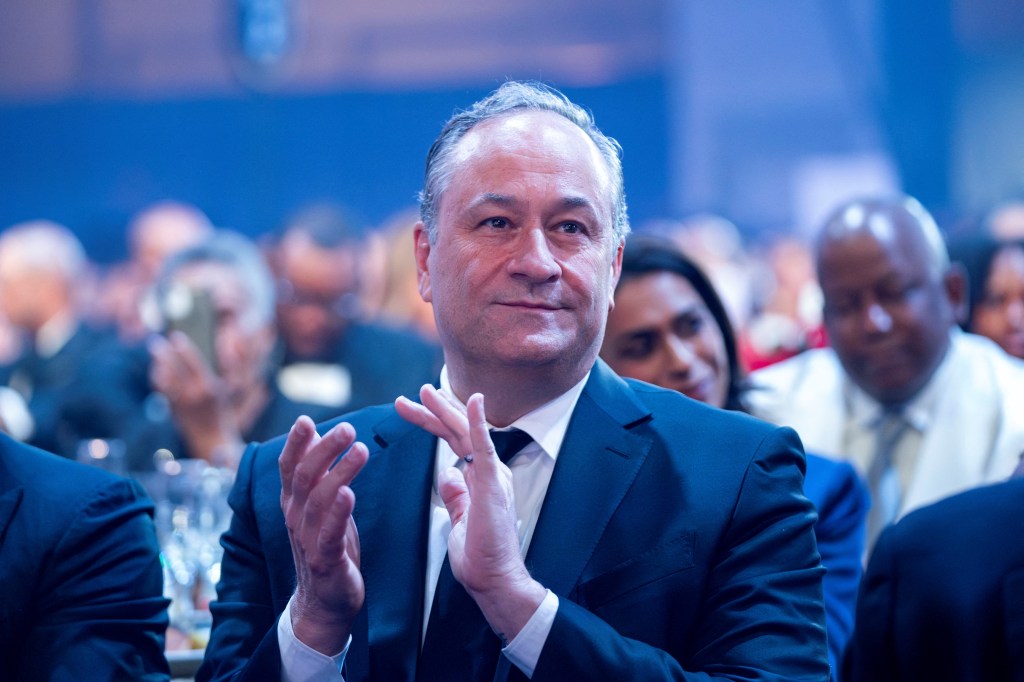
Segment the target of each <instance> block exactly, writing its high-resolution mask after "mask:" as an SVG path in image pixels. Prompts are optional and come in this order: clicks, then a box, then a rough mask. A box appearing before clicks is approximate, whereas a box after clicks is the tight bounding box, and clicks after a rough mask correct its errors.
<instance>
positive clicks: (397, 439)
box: [356, 414, 437, 680]
mask: <svg viewBox="0 0 1024 682" xmlns="http://www.w3.org/2000/svg"><path fill="white" fill-rule="evenodd" d="M374 440H375V445H376V448H374V447H373V444H369V443H368V445H371V451H370V461H369V463H368V464H367V466H366V468H365V469H364V470H363V471H362V472H361V473H360V475H359V477H358V478H357V479H356V482H357V484H358V485H357V489H356V500H357V502H356V523H357V524H358V526H359V536H360V542H361V546H362V552H361V554H362V558H363V564H362V569H363V570H362V573H363V576H364V580H365V581H366V605H367V617H368V628H369V635H370V638H371V639H370V650H369V661H368V665H369V672H370V675H371V676H372V678H373V679H389V680H390V679H394V680H403V679H413V678H414V677H415V671H416V659H417V657H418V655H419V650H420V637H421V634H422V633H421V627H422V623H423V598H424V577H423V576H424V575H425V574H426V557H427V536H428V527H429V514H427V513H424V510H428V509H429V508H430V494H431V490H432V485H433V484H432V477H433V471H434V452H435V450H436V443H437V439H436V438H435V437H434V436H432V435H431V434H429V433H427V432H426V431H424V430H422V429H420V428H417V427H415V426H412V425H411V424H409V423H408V422H406V421H405V420H404V419H402V418H401V417H399V416H397V414H393V415H392V416H391V417H389V418H388V419H385V420H384V421H383V422H381V423H380V424H379V425H378V426H377V427H376V429H375V436H374Z"/></svg>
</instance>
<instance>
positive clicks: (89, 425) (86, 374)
mask: <svg viewBox="0 0 1024 682" xmlns="http://www.w3.org/2000/svg"><path fill="white" fill-rule="evenodd" d="M90 281H91V280H90V272H89V263H88V261H87V259H86V255H85V252H84V250H83V249H82V245H81V244H80V243H79V241H78V239H77V238H76V237H75V236H74V235H73V234H72V233H71V232H70V230H68V229H67V228H65V227H64V226H62V225H58V224H56V223H52V222H48V221H42V220H39V221H33V222H28V223H21V224H19V225H14V226H12V227H9V228H7V229H6V230H4V232H3V233H2V234H0V307H2V312H3V314H4V316H5V317H6V318H7V320H8V321H9V322H10V323H11V324H12V325H14V326H15V327H17V328H18V329H19V330H20V331H21V333H22V335H23V352H22V354H21V355H20V356H19V357H17V358H16V359H15V360H14V361H13V362H12V363H10V364H9V365H7V366H6V367H3V368H0V384H3V385H6V386H8V387H9V388H10V389H11V390H12V391H14V392H15V393H17V394H18V395H20V396H21V398H22V399H23V400H24V402H25V404H26V405H27V407H28V412H29V414H30V415H31V420H30V421H29V422H27V423H24V424H22V425H20V426H19V425H17V424H15V423H13V421H14V420H11V419H10V418H8V417H7V416H3V415H0V417H2V418H3V419H4V421H7V422H11V423H8V428H10V429H11V431H10V432H11V434H12V435H13V436H15V437H17V438H18V439H19V440H25V441H27V442H28V443H30V444H32V445H35V446H37V447H40V448H43V449H44V450H49V451H51V452H56V453H58V454H61V455H64V456H66V457H75V456H76V454H77V449H78V446H79V444H80V443H81V442H83V441H86V440H88V439H92V438H112V437H115V436H118V435H119V434H120V433H121V432H122V430H123V429H124V428H125V426H126V425H127V424H129V423H130V422H131V420H132V418H133V416H134V415H135V413H136V407H135V404H134V401H133V397H134V394H133V392H132V383H131V382H132V374H131V370H132V365H131V362H130V361H129V359H128V357H127V349H126V347H125V346H123V345H122V344H121V343H120V342H119V341H118V339H117V336H116V334H115V333H114V332H113V331H112V330H108V329H102V328H98V327H96V326H93V325H91V324H89V323H88V322H87V321H86V317H87V316H86V309H85V297H86V295H87V294H88V292H89V291H90Z"/></svg>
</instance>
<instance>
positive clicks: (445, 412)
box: [420, 386, 472, 457]
mask: <svg viewBox="0 0 1024 682" xmlns="http://www.w3.org/2000/svg"><path fill="white" fill-rule="evenodd" d="M420 398H421V399H422V400H423V405H424V406H425V407H426V408H427V409H428V410H430V411H431V412H432V413H433V414H434V415H435V416H436V417H437V418H438V419H439V420H441V423H442V424H444V426H445V428H446V429H447V430H448V432H449V434H450V436H449V437H447V438H446V440H447V441H448V443H449V445H451V446H452V449H453V450H454V451H455V453H456V454H457V455H459V456H460V457H464V456H466V455H467V454H469V453H470V452H472V443H471V441H470V440H469V438H467V437H466V434H467V433H468V431H469V424H468V422H467V419H466V413H465V411H464V408H463V407H462V406H461V405H459V404H458V403H455V402H453V399H452V398H449V397H448V396H446V395H445V394H444V392H443V391H438V390H437V389H436V388H434V387H433V386H424V387H423V390H421V391H420Z"/></svg>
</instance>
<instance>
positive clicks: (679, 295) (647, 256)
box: [601, 236, 869, 679]
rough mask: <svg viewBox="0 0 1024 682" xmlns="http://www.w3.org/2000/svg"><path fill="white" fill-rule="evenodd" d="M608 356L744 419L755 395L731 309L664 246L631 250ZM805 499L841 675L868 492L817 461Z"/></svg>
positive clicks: (618, 367)
mask: <svg viewBox="0 0 1024 682" xmlns="http://www.w3.org/2000/svg"><path fill="white" fill-rule="evenodd" d="M601 357H602V358H603V359H604V360H605V361H606V362H607V363H608V364H609V365H610V366H611V367H612V368H613V369H614V370H615V371H616V372H618V373H619V374H620V375H622V376H624V377H630V378H633V379H640V380H642V381H646V382H648V383H652V384H656V385H658V386H662V387H664V388H670V389H674V390H677V391H679V392H681V393H684V394H686V395H688V396H689V397H691V398H693V399H695V400H700V401H702V402H705V403H709V404H711V405H715V406H717V407H721V408H724V409H729V410H741V411H745V409H744V402H743V398H744V394H745V392H746V391H747V390H748V388H747V385H746V382H745V379H744V376H743V371H742V368H741V367H740V363H739V354H738V352H737V347H736V336H735V334H734V332H733V329H732V325H731V323H730V322H729V317H728V315H727V314H726V311H725V307H724V306H723V305H722V301H721V299H720V298H719V296H718V294H717V293H716V292H715V289H714V288H713V287H712V285H711V282H710V281H709V280H708V278H707V277H706V276H705V275H704V273H703V272H701V270H700V269H699V268H698V267H697V266H696V265H695V264H694V263H693V262H692V261H691V260H690V259H689V258H687V257H686V256H685V255H683V254H682V253H680V252H679V251H678V250H676V248H675V247H674V246H673V245H672V244H670V243H668V242H665V241H663V240H660V239H652V238H649V237H643V236H637V237H632V238H631V239H630V240H629V241H628V242H627V245H626V250H625V253H624V254H623V257H622V276H621V278H620V280H619V284H618V287H617V288H616V291H615V307H614V309H613V310H612V312H611V313H610V314H609V317H608V328H607V330H606V333H605V338H604V345H603V346H602V348H601ZM804 492H805V494H806V495H807V497H808V498H809V499H810V500H811V501H812V502H814V504H815V506H816V507H817V508H818V522H817V524H816V525H815V535H816V537H817V540H818V551H819V552H820V554H821V562H822V564H823V565H824V566H825V568H826V569H827V571H828V572H827V574H826V576H825V580H824V594H825V611H826V618H827V629H828V639H829V662H830V663H831V665H832V669H833V670H836V666H837V663H838V662H839V661H840V660H841V654H842V651H843V649H844V647H845V646H846V643H847V642H848V641H849V638H850V634H851V633H852V631H853V614H854V608H855V605H856V599H857V588H858V584H859V581H860V576H861V570H862V565H861V561H862V556H863V552H864V532H865V524H866V519H867V511H868V504H869V502H868V494H867V489H866V487H865V486H864V484H863V482H861V480H860V478H859V477H858V476H857V474H856V472H855V471H854V469H853V467H852V466H850V465H849V464H848V463H846V462H838V461H833V460H828V459H825V458H823V457H818V456H815V455H811V454H809V455H807V475H806V477H805V483H804ZM833 679H834V677H833Z"/></svg>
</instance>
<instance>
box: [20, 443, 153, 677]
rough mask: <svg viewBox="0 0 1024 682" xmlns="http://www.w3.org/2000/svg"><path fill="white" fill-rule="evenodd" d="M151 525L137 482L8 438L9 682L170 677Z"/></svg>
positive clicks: (149, 505)
mask: <svg viewBox="0 0 1024 682" xmlns="http://www.w3.org/2000/svg"><path fill="white" fill-rule="evenodd" d="M152 513H153V505H152V503H151V502H150V501H149V499H148V498H147V497H146V496H145V493H144V492H143V491H142V489H141V488H140V487H139V486H138V484H136V483H135V482H133V481H129V480H127V479H123V478H119V477H116V476H113V475H111V474H108V473H106V472H104V471H101V470H99V469H95V468H90V467H87V466H85V465H81V464H78V463H75V462H71V461H68V460H65V459H62V458H59V457H56V456H54V455H51V454H49V453H46V452H43V451H41V450H36V449H34V448H30V447H27V446H24V445H21V444H18V443H16V442H14V441H12V440H10V439H9V438H7V437H6V436H0V678H2V679H10V680H48V681H58V680H67V681H69V682H70V681H75V682H77V681H79V680H125V681H128V680H133V681H135V680H164V679H167V678H168V677H169V671H168V668H167V662H166V661H165V659H164V652H163V647H164V632H165V630H166V628H167V614H166V607H167V601H166V600H165V599H164V598H163V573H162V571H161V567H160V559H159V548H158V546H157V541H156V534H155V531H154V527H153V521H152Z"/></svg>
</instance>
